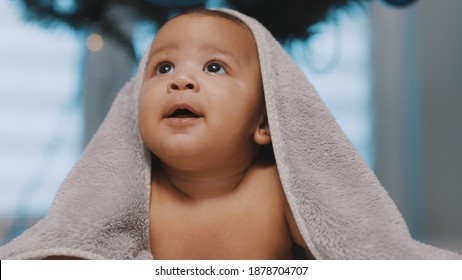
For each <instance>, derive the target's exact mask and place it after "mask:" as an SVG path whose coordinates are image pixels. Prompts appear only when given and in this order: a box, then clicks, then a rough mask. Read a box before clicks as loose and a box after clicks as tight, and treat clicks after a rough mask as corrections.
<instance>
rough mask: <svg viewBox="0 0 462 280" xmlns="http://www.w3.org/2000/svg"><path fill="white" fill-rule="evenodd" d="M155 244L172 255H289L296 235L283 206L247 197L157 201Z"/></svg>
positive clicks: (160, 254) (158, 253)
mask: <svg viewBox="0 0 462 280" xmlns="http://www.w3.org/2000/svg"><path fill="white" fill-rule="evenodd" d="M150 214H151V215H150V239H151V250H152V252H153V255H154V257H155V258H167V259H181V258H186V259H272V258H286V257H288V256H287V254H289V251H290V248H291V244H292V240H291V238H290V234H289V231H288V229H287V226H286V223H285V219H284V213H283V209H280V208H279V206H278V204H277V203H275V201H272V199H266V200H259V199H258V198H251V197H247V198H245V199H241V200H238V203H236V202H234V201H226V200H224V201H222V202H221V203H220V202H219V201H217V202H216V203H210V204H204V205H181V204H174V203H165V202H162V203H157V204H151V211H150Z"/></svg>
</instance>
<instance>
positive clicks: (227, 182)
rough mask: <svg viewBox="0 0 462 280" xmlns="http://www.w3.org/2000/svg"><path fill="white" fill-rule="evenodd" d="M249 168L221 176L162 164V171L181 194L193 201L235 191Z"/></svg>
mask: <svg viewBox="0 0 462 280" xmlns="http://www.w3.org/2000/svg"><path fill="white" fill-rule="evenodd" d="M247 168H248V167H245V168H243V169H242V170H234V171H233V172H229V173H227V174H221V175H219V176H208V175H206V174H202V175H201V174H198V173H191V172H185V171H180V170H175V169H172V168H169V167H167V166H162V173H163V175H164V176H165V178H166V179H167V180H168V182H169V185H170V186H171V187H172V188H173V189H174V190H175V191H177V192H178V194H179V195H181V196H183V197H184V198H187V199H190V200H193V201H205V200H210V199H215V198H223V197H225V196H227V195H229V194H231V193H233V192H234V191H235V190H236V189H237V188H238V186H239V185H240V183H241V181H242V179H243V178H244V176H245V174H246V172H247Z"/></svg>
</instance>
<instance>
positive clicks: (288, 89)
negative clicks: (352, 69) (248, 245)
mask: <svg viewBox="0 0 462 280" xmlns="http://www.w3.org/2000/svg"><path fill="white" fill-rule="evenodd" d="M224 11H226V12H228V13H230V14H233V15H235V16H237V17H238V18H240V19H242V20H243V21H244V22H245V23H246V24H247V25H248V26H249V27H250V29H251V30H252V32H253V34H254V37H255V40H256V42H257V47H258V53H259V58H260V64H261V71H262V73H261V75H262V79H263V85H264V92H265V99H266V107H267V113H268V120H269V125H270V130H271V137H272V144H273V149H274V153H275V157H276V164H277V168H278V171H279V175H280V178H281V182H282V185H283V188H284V191H285V194H286V197H287V199H288V202H289V205H290V207H291V209H292V212H293V214H294V217H295V220H296V222H297V225H298V227H299V230H300V232H301V234H302V236H303V238H304V240H305V242H306V244H307V245H308V247H309V249H310V251H311V253H312V254H313V256H314V257H315V258H316V259H456V258H461V256H460V255H458V254H456V253H453V252H449V251H445V250H442V249H438V248H435V247H432V246H429V245H425V244H422V243H420V242H418V241H415V240H413V239H412V237H411V236H410V234H409V231H408V228H407V226H406V223H405V222H404V220H403V218H402V216H401V214H400V213H399V211H398V209H397V207H396V205H395V204H394V203H393V201H392V200H391V199H390V197H389V196H388V194H387V193H386V191H385V190H384V188H383V187H382V186H381V185H380V183H379V182H378V180H377V178H376V177H375V176H374V174H373V172H372V171H371V170H370V169H369V167H368V166H367V165H366V164H365V163H364V162H363V160H362V159H361V157H360V156H359V155H358V153H357V152H356V150H355V149H354V147H353V146H352V144H351V142H350V141H349V140H348V139H347V137H346V136H345V135H344V133H343V132H342V129H341V128H340V127H339V126H338V124H337V123H336V122H335V120H334V118H333V116H332V115H331V113H330V112H329V111H328V109H327V108H326V106H325V105H324V104H323V102H322V101H321V99H320V97H319V96H318V94H317V93H316V90H315V89H314V88H313V87H312V85H311V84H310V83H309V81H308V80H307V78H306V77H305V75H304V74H303V73H302V71H301V70H300V69H299V68H298V66H297V65H296V64H295V63H294V62H293V61H292V59H291V58H290V57H289V56H288V55H287V54H286V52H285V51H284V50H283V49H282V47H281V46H280V45H279V44H278V43H277V41H276V40H275V39H274V38H273V36H272V35H271V34H270V33H269V32H268V30H266V29H265V28H264V27H263V26H262V25H261V24H259V23H258V22H257V21H256V20H254V19H252V18H249V17H247V16H245V15H242V14H240V13H238V12H235V11H232V10H224ZM146 57H147V56H146V55H145V56H144V58H143V59H142V61H141V63H140V66H139V69H138V73H137V75H136V76H135V77H134V78H133V79H132V80H131V81H129V82H128V83H127V84H126V85H125V86H124V87H123V88H122V89H121V91H120V92H119V94H118V96H117V98H116V100H115V101H114V104H113V105H112V107H111V110H110V112H109V113H108V115H107V117H106V119H105V120H104V122H103V124H102V125H101V127H100V128H99V130H98V131H97V133H96V134H95V136H94V137H93V139H92V140H91V142H90V143H89V144H88V146H87V148H86V149H85V151H84V153H83V155H82V157H81V158H80V159H79V161H78V162H77V163H76V164H75V166H74V168H73V169H72V170H71V172H70V173H69V175H68V176H67V177H66V179H65V180H64V182H63V183H62V185H61V186H60V188H59V191H58V192H57V194H56V197H55V199H54V201H53V204H52V206H51V207H50V209H49V213H48V215H47V216H46V217H45V218H44V219H43V220H41V221H40V222H38V223H37V224H36V225H34V226H33V227H31V228H30V229H28V230H27V231H25V232H24V233H23V234H22V235H20V236H19V237H17V238H16V239H14V240H13V241H11V242H10V243H8V244H7V245H5V246H3V247H2V248H0V258H1V259H40V258H45V257H47V256H52V255H65V256H74V257H80V258H87V259H151V258H152V255H151V253H150V252H151V250H150V244H149V234H148V209H149V197H150V180H151V178H150V176H151V170H150V169H151V159H150V153H149V151H148V150H147V149H146V148H145V146H144V145H143V143H142V140H141V137H140V134H139V131H138V120H137V114H138V99H139V94H140V85H141V81H142V79H143V75H144V66H145V63H146Z"/></svg>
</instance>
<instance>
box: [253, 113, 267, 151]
mask: <svg viewBox="0 0 462 280" xmlns="http://www.w3.org/2000/svg"><path fill="white" fill-rule="evenodd" d="M253 139H254V140H255V143H257V144H259V145H266V144H269V143H271V133H270V130H269V125H268V118H267V117H266V114H262V117H261V120H260V122H259V124H258V126H257V127H256V129H255V132H254V134H253Z"/></svg>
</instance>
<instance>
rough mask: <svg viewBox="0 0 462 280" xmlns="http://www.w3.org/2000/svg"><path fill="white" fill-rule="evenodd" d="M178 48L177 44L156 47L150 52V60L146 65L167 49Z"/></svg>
mask: <svg viewBox="0 0 462 280" xmlns="http://www.w3.org/2000/svg"><path fill="white" fill-rule="evenodd" d="M175 49H177V47H176V46H162V47H159V48H155V49H154V50H152V51H151V52H150V53H149V58H148V61H147V62H146V66H148V65H149V64H150V63H151V60H152V58H153V57H154V56H155V55H156V54H159V53H162V52H165V51H166V50H175Z"/></svg>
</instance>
